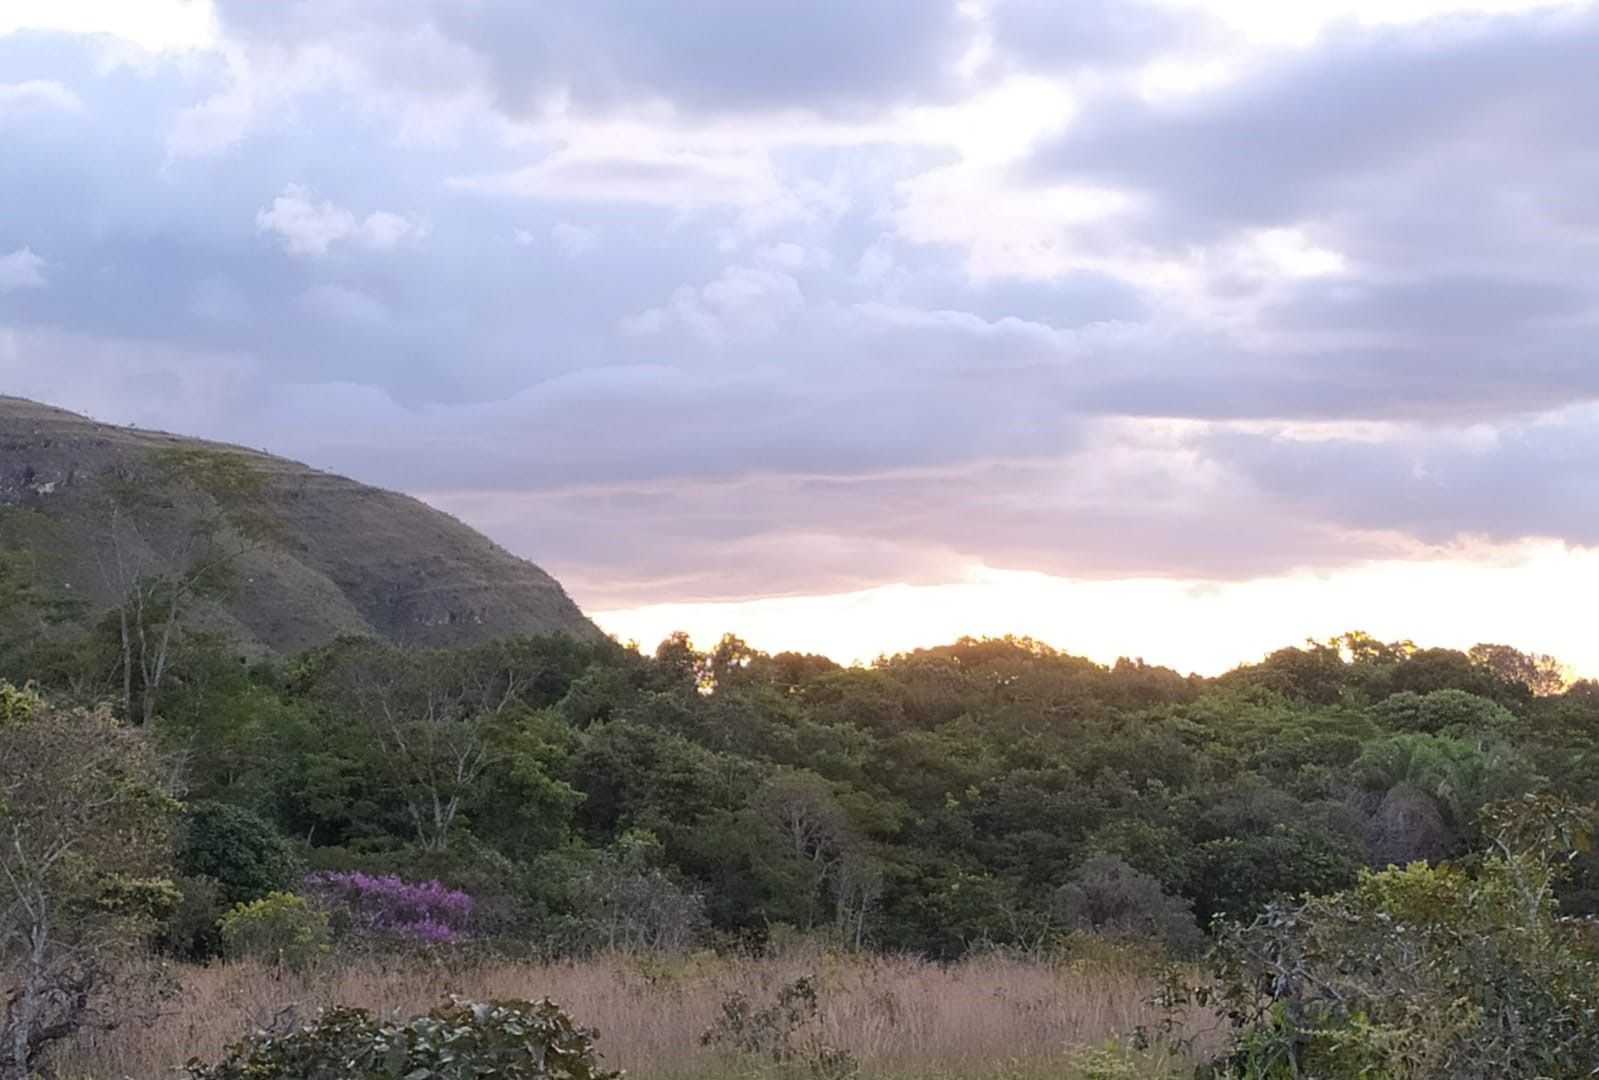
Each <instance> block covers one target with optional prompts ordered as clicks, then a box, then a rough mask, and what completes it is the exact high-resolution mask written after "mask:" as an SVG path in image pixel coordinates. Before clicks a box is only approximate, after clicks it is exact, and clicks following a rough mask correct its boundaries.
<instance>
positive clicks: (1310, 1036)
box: [1187, 796, 1599, 1080]
mask: <svg viewBox="0 0 1599 1080" xmlns="http://www.w3.org/2000/svg"><path fill="white" fill-rule="evenodd" d="M1596 816H1599V810H1596V808H1595V807H1592V806H1584V805H1579V804H1575V803H1570V802H1567V801H1564V800H1561V799H1558V798H1555V797H1551V796H1528V797H1526V798H1524V799H1521V800H1517V801H1515V802H1511V803H1501V804H1496V805H1494V806H1491V807H1489V808H1487V809H1486V810H1485V811H1484V812H1483V815H1482V820H1483V832H1484V833H1485V834H1486V835H1488V836H1489V837H1491V838H1492V847H1491V849H1490V850H1489V851H1488V853H1486V854H1485V855H1483V856H1481V857H1480V858H1479V859H1477V860H1476V861H1475V865H1474V866H1471V867H1469V868H1468V867H1463V866H1455V865H1450V864H1439V865H1428V864H1426V863H1419V862H1418V863H1412V864H1410V865H1409V866H1406V867H1403V868H1391V869H1388V870H1384V871H1366V872H1364V873H1362V874H1361V876H1360V879H1359V881H1358V883H1357V884H1356V885H1355V887H1354V888H1351V889H1348V890H1346V891H1344V892H1340V893H1335V894H1333V895H1331V896H1324V897H1312V898H1310V899H1307V900H1305V901H1303V902H1301V903H1297V904H1282V905H1273V906H1271V907H1269V908H1268V909H1267V910H1266V912H1265V913H1263V914H1262V915H1261V916H1259V917H1258V918H1256V919H1255V920H1253V921H1252V922H1250V923H1248V924H1246V925H1239V926H1233V927H1228V928H1224V929H1223V930H1222V931H1221V932H1220V934H1219V936H1218V940H1217V944H1216V948H1215V952H1214V957H1215V961H1216V971H1217V980H1216V982H1215V984H1214V985H1213V986H1211V987H1206V988H1203V989H1201V990H1200V991H1198V992H1197V993H1196V994H1194V995H1193V996H1192V997H1191V998H1188V999H1187V1000H1189V1001H1191V1002H1195V1003H1198V1004H1200V1005H1205V1006H1217V1007H1220V1008H1221V1010H1222V1011H1224V1012H1225V1013H1226V1015H1227V1016H1228V1017H1229V1018H1230V1019H1231V1021H1232V1023H1233V1025H1234V1030H1235V1039H1234V1042H1233V1045H1232V1047H1231V1049H1230V1051H1229V1052H1228V1054H1227V1055H1226V1056H1225V1057H1224V1059H1223V1060H1221V1061H1218V1062H1215V1063H1213V1064H1212V1065H1211V1066H1210V1070H1209V1072H1208V1073H1206V1074H1205V1075H1209V1076H1212V1077H1239V1078H1248V1080H1279V1078H1281V1080H1288V1078H1299V1077H1311V1076H1314V1077H1326V1078H1330V1080H1337V1078H1344V1077H1349V1078H1354V1077H1376V1076H1381V1077H1414V1078H1418V1080H1419V1078H1435V1077H1436V1078H1440V1080H1442V1078H1446V1077H1447V1078H1460V1080H1471V1078H1482V1080H1488V1078H1490V1077H1507V1076H1527V1077H1565V1076H1573V1077H1574V1076H1589V1075H1593V1074H1594V1072H1595V1070H1596V1069H1599V944H1596V938H1595V936H1594V934H1593V931H1592V929H1591V927H1589V926H1588V925H1587V924H1586V922H1585V921H1580V920H1573V919H1567V918H1564V917H1562V916H1561V915H1560V913H1559V910H1558V906H1557V904H1556V901H1555V893H1554V889H1555V885H1556V884H1557V882H1558V881H1559V880H1560V879H1561V877H1562V876H1563V875H1564V873H1565V871H1566V867H1567V865H1568V864H1569V862H1570V861H1571V859H1573V858H1574V857H1575V856H1576V855H1578V854H1580V853H1581V852H1584V851H1586V850H1588V848H1589V847H1590V844H1591V837H1592V834H1593V829H1594V824H1595V821H1596Z"/></svg>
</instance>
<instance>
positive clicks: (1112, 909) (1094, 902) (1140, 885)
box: [1055, 854, 1205, 954]
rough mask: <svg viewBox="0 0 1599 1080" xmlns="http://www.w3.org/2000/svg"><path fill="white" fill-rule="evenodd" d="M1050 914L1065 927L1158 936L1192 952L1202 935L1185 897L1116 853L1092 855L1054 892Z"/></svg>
mask: <svg viewBox="0 0 1599 1080" xmlns="http://www.w3.org/2000/svg"><path fill="white" fill-rule="evenodd" d="M1055 916H1056V918H1057V919H1058V920H1059V921H1060V923H1061V925H1063V926H1064V927H1065V928H1067V929H1069V930H1088V931H1091V932H1093V933H1095V934H1100V935H1102V936H1105V937H1111V938H1131V939H1139V940H1151V941H1159V942H1161V943H1162V944H1164V945H1165V947H1166V948H1167V949H1169V950H1170V951H1171V952H1173V953H1177V954H1183V953H1192V952H1197V951H1198V949H1199V947H1200V946H1201V945H1202V944H1203V943H1204V940H1205V937H1204V935H1203V934H1202V933H1200V930H1199V924H1198V923H1196V922H1195V921H1194V914H1193V910H1192V908H1191V906H1190V904H1189V903H1188V901H1187V900H1184V899H1182V898H1181V897H1176V896H1168V895H1166V893H1164V892H1162V891H1161V888H1160V882H1158V881H1156V880H1155V879H1154V878H1153V877H1151V876H1150V875H1148V874H1144V873H1140V872H1139V871H1137V870H1134V869H1133V868H1132V867H1131V866H1128V865H1127V863H1125V862H1124V861H1122V859H1121V858H1119V857H1118V856H1115V855H1105V854H1098V855H1091V856H1089V857H1088V858H1087V859H1086V860H1084V862H1083V864H1082V866H1080V867H1078V868H1077V872H1076V873H1075V874H1073V875H1072V880H1071V881H1069V882H1067V883H1066V884H1065V885H1063V886H1061V887H1060V889H1059V890H1058V891H1057V892H1056V893H1055Z"/></svg>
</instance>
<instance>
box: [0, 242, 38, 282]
mask: <svg viewBox="0 0 1599 1080" xmlns="http://www.w3.org/2000/svg"><path fill="white" fill-rule="evenodd" d="M46 265H47V264H46V263H45V261H44V260H43V259H41V258H40V257H39V256H37V255H35V254H34V253H33V250H32V249H31V248H18V249H17V250H16V251H13V252H11V253H10V254H8V255H0V292H8V291H10V290H12V289H42V288H43V287H44V286H45V285H47V284H49V283H48V282H47V281H46V280H45V276H44V268H45V266H46Z"/></svg>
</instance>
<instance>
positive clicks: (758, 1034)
mask: <svg viewBox="0 0 1599 1080" xmlns="http://www.w3.org/2000/svg"><path fill="white" fill-rule="evenodd" d="M700 1044H701V1045H702V1046H720V1047H725V1048H727V1049H730V1050H734V1051H736V1052H738V1053H740V1054H743V1055H747V1056H749V1057H754V1058H765V1059H767V1060H769V1061H771V1062H772V1063H773V1064H774V1065H778V1066H781V1067H788V1068H791V1069H797V1070H799V1071H800V1072H801V1074H802V1075H806V1076H810V1077H813V1078H815V1080H851V1078H853V1077H855V1076H856V1075H857V1074H858V1073H859V1072H860V1066H859V1064H858V1063H857V1062H856V1061H855V1058H854V1057H853V1056H852V1055H851V1054H850V1053H849V1051H847V1050H842V1049H839V1048H838V1047H836V1046H830V1045H829V1044H828V1043H827V1042H826V1041H825V1040H824V1039H823V1036H822V1020H821V999H820V995H819V994H818V993H817V990H816V980H815V979H813V978H811V977H810V976H808V975H806V976H802V977H800V978H798V979H796V980H794V981H793V982H791V983H788V984H787V985H785V986H783V987H780V988H779V989H778V991H777V996H776V997H775V998H774V999H773V1001H772V1002H771V1004H769V1005H766V1006H764V1007H757V1006H756V1005H755V1003H754V1002H752V1001H750V999H749V998H748V997H746V996H745V995H744V994H743V993H740V992H737V991H735V992H734V993H733V994H731V995H729V996H728V997H727V998H726V999H724V1000H723V1002H722V1015H721V1016H719V1017H717V1020H716V1023H714V1024H712V1025H711V1026H710V1027H709V1028H708V1029H706V1031H705V1033H704V1034H703V1035H701V1036H700Z"/></svg>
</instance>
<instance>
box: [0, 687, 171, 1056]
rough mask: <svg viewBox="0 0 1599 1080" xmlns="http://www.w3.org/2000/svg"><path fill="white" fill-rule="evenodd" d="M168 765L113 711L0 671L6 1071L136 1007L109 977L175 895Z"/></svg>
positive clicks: (130, 959)
mask: <svg viewBox="0 0 1599 1080" xmlns="http://www.w3.org/2000/svg"><path fill="white" fill-rule="evenodd" d="M166 776H167V773H166V771H165V770H164V768H163V764H162V762H161V761H160V760H159V758H158V757H157V755H156V754H155V752H154V749H153V747H152V746H151V745H150V742H149V740H148V739H147V738H146V737H145V735H144V734H143V733H142V732H138V731H134V730H130V729H128V728H125V727H122V726H120V725H118V724H117V723H116V722H115V721H114V720H113V719H112V718H111V716H110V714H109V713H108V712H107V711H105V710H100V711H97V712H85V711H82V710H75V709H63V708H60V707H57V706H55V705H52V704H51V703H50V702H48V701H46V700H44V699H43V698H41V697H40V696H39V695H38V694H36V693H34V692H33V691H31V690H26V689H18V688H16V687H14V686H12V685H10V684H9V683H4V682H0V1000H3V1001H4V1002H5V1010H4V1012H3V1014H0V1075H6V1076H28V1075H32V1073H33V1071H34V1069H35V1067H36V1066H38V1065H39V1064H40V1062H42V1061H43V1059H44V1057H45V1056H46V1055H47V1054H48V1053H49V1051H50V1049H51V1047H52V1046H53V1045H54V1044H55V1043H57V1042H59V1041H60V1040H61V1039H63V1038H66V1037H68V1036H71V1035H72V1034H74V1033H75V1032H76V1031H78V1030H79V1029H80V1028H81V1027H83V1026H84V1025H86V1024H89V1023H91V1022H106V1020H108V1019H114V1018H118V1017H120V1016H122V1015H124V1013H125V1012H126V1011H127V1009H128V1008H129V1003H127V1002H123V1001H120V1000H119V999H118V998H117V996H116V994H115V993H114V991H116V990H117V989H118V984H119V983H126V982H127V981H129V980H130V979H132V978H135V977H137V976H138V972H137V969H138V967H139V965H138V963H137V960H138V954H139V952H140V950H141V948H142V947H143V945H144V944H145V943H146V942H147V941H148V940H149V939H150V937H151V936H152V935H153V934H154V933H155V931H156V929H157V928H158V927H159V926H160V925H161V923H162V922H163V921H164V920H165V919H166V918H167V916H168V914H169V913H170V911H171V908H172V907H173V905H174V904H175V902H176V901H177V899H178V894H177V890H176V889H175V888H174V887H173V885H172V883H171V881H170V873H171V844H170V819H171V817H172V815H173V813H174V811H175V810H176V808H177V803H176V802H174V801H173V800H172V798H171V797H170V796H169V795H168V793H167V790H166V786H165V783H164V781H165V779H166ZM129 992H130V993H132V994H133V995H134V996H135V997H136V996H137V994H138V992H139V990H138V989H134V990H131V991H129Z"/></svg>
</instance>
